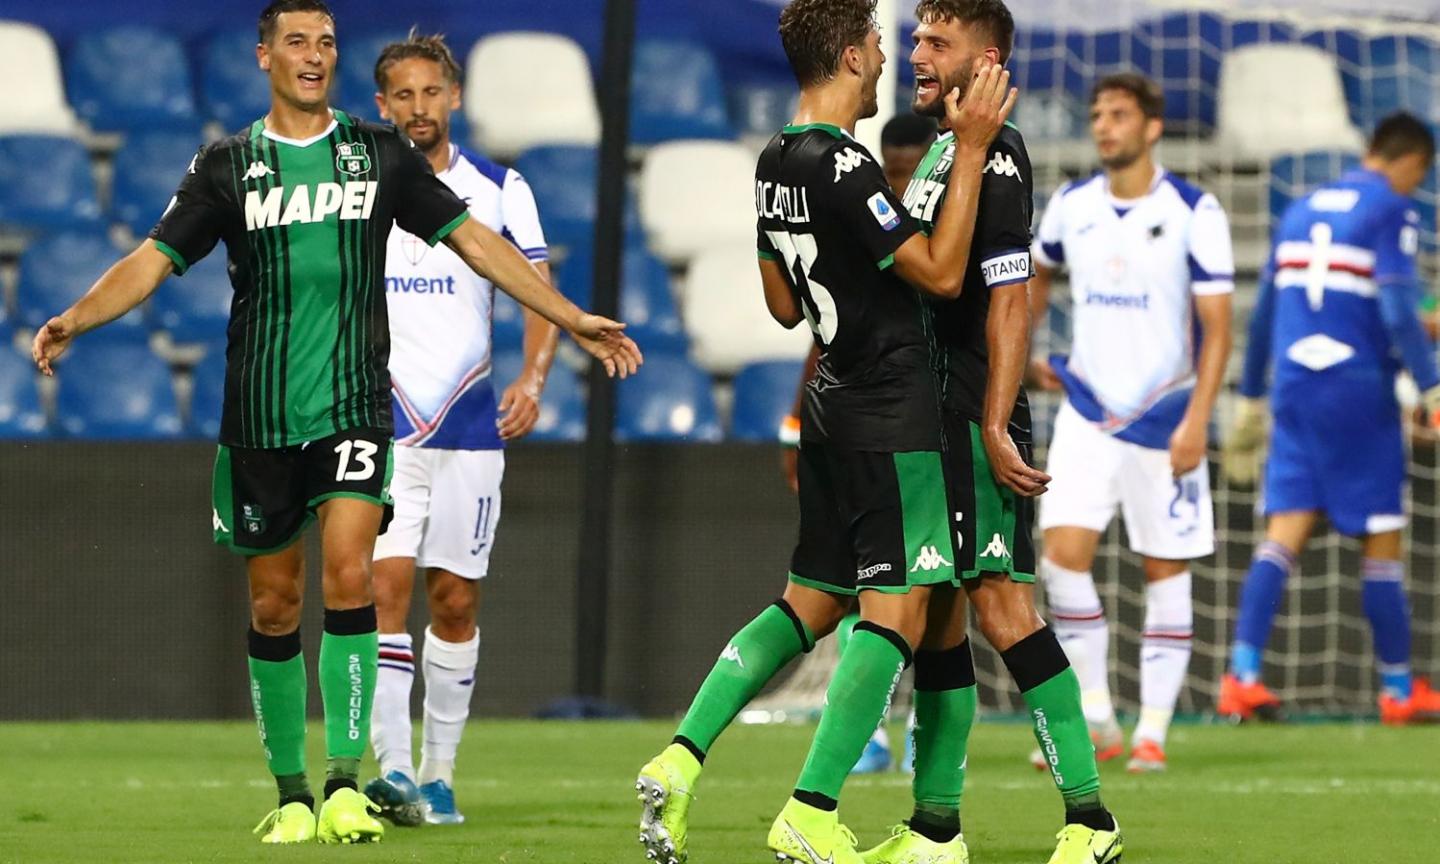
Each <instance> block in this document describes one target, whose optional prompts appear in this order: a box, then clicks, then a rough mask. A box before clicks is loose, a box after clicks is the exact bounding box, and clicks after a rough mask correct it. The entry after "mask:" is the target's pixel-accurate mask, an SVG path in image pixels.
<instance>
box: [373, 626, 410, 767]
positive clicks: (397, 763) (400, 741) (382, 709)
mask: <svg viewBox="0 0 1440 864" xmlns="http://www.w3.org/2000/svg"><path fill="white" fill-rule="evenodd" d="M414 683H415V654H414V652H413V651H412V650H411V640H410V634H409V633H381V634H380V669H379V672H378V674H377V675H376V677H375V706H374V708H372V709H371V713H370V746H372V747H374V748H375V761H376V762H379V763H380V776H381V777H384V776H385V775H386V774H389V773H390V772H391V771H399V772H400V773H401V774H404V775H405V776H406V777H409V778H410V779H411V780H414V779H415V757H414V756H413V755H412V754H411V734H412V733H411V728H410V686H411V685H412V684H414Z"/></svg>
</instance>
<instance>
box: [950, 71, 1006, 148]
mask: <svg viewBox="0 0 1440 864" xmlns="http://www.w3.org/2000/svg"><path fill="white" fill-rule="evenodd" d="M1019 95H1020V91H1019V90H1017V89H1015V88H1014V87H1011V86H1010V73H1009V72H1007V71H1006V70H1005V68H1004V67H1003V66H1000V65H998V64H992V63H989V62H988V61H986V60H985V58H983V57H982V58H980V59H977V60H976V61H975V78H974V79H973V80H972V81H971V82H970V92H969V93H966V94H962V93H961V92H960V88H959V87H956V88H955V89H953V90H951V91H950V92H949V93H947V94H946V95H945V120H946V122H947V123H948V124H949V126H950V129H951V131H953V132H954V133H955V146H956V147H957V148H960V149H969V150H981V151H983V150H987V149H989V147H990V142H991V141H994V140H995V136H996V135H998V134H999V133H1000V127H1001V126H1004V125H1005V121H1006V120H1007V119H1009V117H1010V111H1011V109H1013V108H1014V107H1015V100H1016V98H1017V97H1018V96H1019Z"/></svg>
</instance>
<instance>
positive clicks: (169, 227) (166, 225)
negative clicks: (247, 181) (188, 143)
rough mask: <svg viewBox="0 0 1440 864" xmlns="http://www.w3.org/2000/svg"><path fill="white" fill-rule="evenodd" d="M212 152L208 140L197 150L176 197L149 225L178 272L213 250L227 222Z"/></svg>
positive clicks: (153, 236) (180, 273)
mask: <svg viewBox="0 0 1440 864" xmlns="http://www.w3.org/2000/svg"><path fill="white" fill-rule="evenodd" d="M213 153H214V149H213V148H212V147H211V146H210V145H208V144H207V145H206V146H204V147H201V148H200V150H199V151H198V152H196V154H195V158H193V159H191V160H190V168H189V170H187V171H186V172H185V179H183V180H181V181H180V188H179V189H177V190H176V191H175V197H173V198H171V199H170V205H169V206H168V207H166V208H165V212H164V213H163V214H162V215H161V216H160V221H159V223H157V224H156V225H155V227H154V228H151V229H150V239H151V240H154V241H155V245H156V247H158V248H159V249H160V251H161V252H164V253H165V255H166V256H167V257H169V259H170V261H171V262H172V263H173V264H174V265H175V273H176V275H184V273H185V271H186V270H189V269H190V267H191V266H192V265H193V264H195V262H197V261H199V260H200V259H201V258H204V257H205V256H206V255H209V254H210V250H212V249H214V248H215V244H216V243H218V242H219V241H220V235H221V232H222V230H223V228H224V225H225V217H224V213H223V210H222V208H223V206H224V201H223V200H222V199H221V197H220V194H219V192H218V190H217V189H216V188H215V183H214V181H213V179H212V177H211V173H210V170H209V168H210V160H211V159H212V158H213Z"/></svg>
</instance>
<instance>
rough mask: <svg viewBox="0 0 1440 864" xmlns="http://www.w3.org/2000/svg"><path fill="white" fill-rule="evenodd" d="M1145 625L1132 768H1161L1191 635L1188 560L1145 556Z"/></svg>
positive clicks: (1133, 770) (1134, 771) (1135, 770)
mask: <svg viewBox="0 0 1440 864" xmlns="http://www.w3.org/2000/svg"><path fill="white" fill-rule="evenodd" d="M1144 569H1145V629H1144V631H1143V635H1142V637H1141V642H1140V722H1139V724H1137V725H1136V727H1135V734H1134V736H1133V738H1132V739H1131V744H1130V748H1131V752H1130V761H1129V762H1128V763H1126V766H1125V767H1126V770H1128V771H1129V772H1130V773H1132V774H1139V773H1145V772H1154V771H1163V770H1165V764H1166V763H1165V736H1166V734H1167V733H1168V732H1169V730H1170V720H1171V718H1173V717H1174V716H1175V703H1176V701H1177V700H1178V699H1179V698H1180V689H1181V688H1182V687H1183V686H1184V685H1185V670H1186V669H1187V668H1189V666H1190V651H1191V644H1192V642H1193V640H1194V629H1195V628H1194V618H1195V613H1194V604H1193V602H1192V599H1191V582H1192V579H1191V576H1190V562H1189V561H1173V560H1169V559H1165V558H1151V557H1148V556H1147V557H1146V558H1145V561H1144Z"/></svg>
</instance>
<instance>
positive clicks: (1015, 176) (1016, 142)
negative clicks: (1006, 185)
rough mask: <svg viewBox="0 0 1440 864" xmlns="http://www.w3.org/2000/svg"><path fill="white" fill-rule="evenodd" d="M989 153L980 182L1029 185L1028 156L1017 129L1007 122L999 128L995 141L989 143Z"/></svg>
mask: <svg viewBox="0 0 1440 864" xmlns="http://www.w3.org/2000/svg"><path fill="white" fill-rule="evenodd" d="M989 153H990V155H989V158H988V159H987V160H986V161H985V169H984V170H983V171H982V172H981V181H982V182H985V183H994V182H999V181H1001V180H1018V181H1019V182H1020V183H1022V184H1027V185H1028V184H1029V183H1030V179H1031V178H1030V154H1029V152H1028V151H1026V149H1025V138H1024V137H1023V136H1022V135H1021V134H1020V130H1019V129H1018V128H1016V127H1015V126H1013V125H1011V124H1010V123H1009V122H1007V123H1006V124H1005V125H1004V126H1001V127H1000V132H999V134H997V135H996V136H995V140H994V141H991V142H990V150H989Z"/></svg>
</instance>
